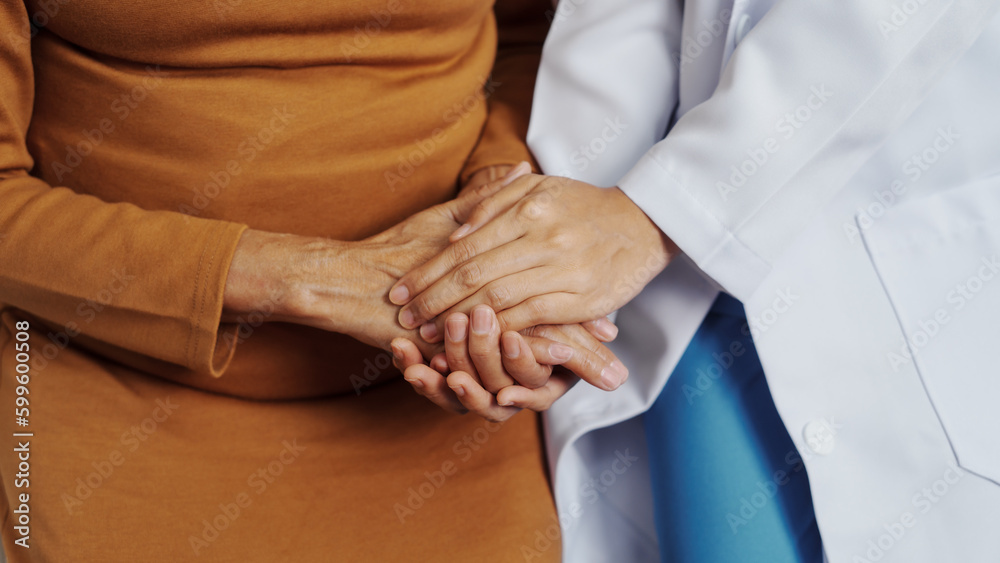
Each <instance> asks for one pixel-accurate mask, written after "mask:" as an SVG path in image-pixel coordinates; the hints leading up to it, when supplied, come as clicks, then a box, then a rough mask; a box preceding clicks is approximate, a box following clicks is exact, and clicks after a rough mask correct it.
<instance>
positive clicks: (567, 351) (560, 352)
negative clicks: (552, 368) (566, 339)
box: [549, 344, 573, 362]
mask: <svg viewBox="0 0 1000 563" xmlns="http://www.w3.org/2000/svg"><path fill="white" fill-rule="evenodd" d="M549 354H552V357H553V358H554V359H555V360H556V361H558V362H567V361H569V359H570V358H572V357H573V349H572V348H570V347H569V346H566V345H565V344H552V345H551V346H549Z"/></svg>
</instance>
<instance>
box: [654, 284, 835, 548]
mask: <svg viewBox="0 0 1000 563" xmlns="http://www.w3.org/2000/svg"><path fill="white" fill-rule="evenodd" d="M644 424H645V427H646V436H647V440H648V441H649V452H650V454H649V455H650V470H651V474H652V485H653V495H654V511H655V515H656V530H657V535H658V536H659V540H660V550H661V553H662V561H663V562H664V563H716V562H720V563H725V562H729V561H734V562H756V561H760V562H766V563H785V562H795V563H820V562H822V560H823V555H822V543H821V541H820V536H819V529H818V528H817V526H816V516H815V514H814V513H813V506H812V496H811V495H810V492H809V478H808V477H807V476H806V470H805V466H804V465H803V464H802V459H801V457H800V456H799V453H798V451H797V450H796V449H795V446H794V444H793V443H792V440H791V438H789V436H788V432H787V431H786V430H785V427H784V425H783V424H782V422H781V418H780V417H779V416H778V412H777V411H776V410H775V407H774V401H773V400H772V399H771V392H770V391H769V390H768V387H767V382H766V381H765V379H764V371H763V369H762V368H761V365H760V362H759V360H758V358H757V351H756V350H755V349H754V346H753V342H752V341H751V339H750V334H749V330H748V328H747V320H746V316H745V313H744V311H743V305H742V304H741V303H740V302H739V301H737V300H735V299H733V298H732V297H730V296H728V295H725V294H722V295H720V296H719V298H718V299H717V300H716V301H715V303H714V304H713V306H712V310H711V311H710V312H709V314H708V316H706V317H705V321H704V322H703V323H702V325H701V327H700V328H699V329H698V332H697V333H696V334H695V336H694V339H693V340H692V342H691V344H690V346H688V348H687V350H686V351H685V352H684V355H683V356H682V357H681V360H680V362H679V363H678V364H677V368H676V369H675V370H674V373H673V374H672V375H671V376H670V379H669V380H668V382H667V385H666V387H665V388H664V390H663V392H662V393H661V395H660V396H659V397H658V398H657V400H656V403H655V404H654V405H653V407H652V409H650V410H649V412H647V413H646V414H645V415H644Z"/></svg>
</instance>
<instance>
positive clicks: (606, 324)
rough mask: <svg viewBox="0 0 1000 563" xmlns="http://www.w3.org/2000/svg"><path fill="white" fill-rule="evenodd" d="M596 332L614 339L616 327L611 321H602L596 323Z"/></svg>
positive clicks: (616, 331)
mask: <svg viewBox="0 0 1000 563" xmlns="http://www.w3.org/2000/svg"><path fill="white" fill-rule="evenodd" d="M597 332H599V333H601V336H603V337H604V338H606V339H608V340H614V339H615V338H617V337H618V327H617V326H615V324H614V323H612V322H611V321H602V322H600V323H598V325H597Z"/></svg>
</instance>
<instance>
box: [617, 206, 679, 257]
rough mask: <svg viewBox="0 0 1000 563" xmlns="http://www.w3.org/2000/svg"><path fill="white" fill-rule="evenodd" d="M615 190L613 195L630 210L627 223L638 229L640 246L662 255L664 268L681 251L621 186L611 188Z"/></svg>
mask: <svg viewBox="0 0 1000 563" xmlns="http://www.w3.org/2000/svg"><path fill="white" fill-rule="evenodd" d="M613 190H614V192H615V197H616V198H617V199H619V200H621V201H622V202H623V203H624V205H625V206H626V207H627V208H628V209H629V210H630V212H629V216H630V221H629V222H628V223H629V225H631V226H632V227H634V228H635V229H637V230H638V231H639V236H638V237H637V238H638V239H639V240H640V241H641V244H640V247H641V248H646V249H649V251H650V252H652V253H653V254H654V255H656V256H659V257H662V259H663V267H662V268H660V270H662V269H663V268H666V266H667V264H669V263H670V261H671V260H673V259H674V257H675V256H677V255H678V254H680V253H681V250H680V248H679V247H678V246H677V245H676V244H675V243H674V241H673V240H672V239H671V238H670V237H669V236H667V233H665V232H663V230H661V229H660V227H659V225H657V224H656V223H655V222H654V221H653V220H652V219H651V218H650V217H649V215H646V212H645V211H643V210H642V208H641V207H639V206H638V205H637V204H636V203H635V202H634V201H632V198H630V197H628V194H626V193H625V192H624V191H622V189H621V188H617V187H616V188H613Z"/></svg>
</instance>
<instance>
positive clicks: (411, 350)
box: [389, 338, 424, 371]
mask: <svg viewBox="0 0 1000 563" xmlns="http://www.w3.org/2000/svg"><path fill="white" fill-rule="evenodd" d="M389 347H390V348H392V363H393V365H395V366H396V369H398V370H399V371H405V370H406V368H408V367H410V366H413V365H418V364H422V363H424V357H423V355H422V354H421V353H420V349H419V348H417V345H416V344H414V343H413V342H412V341H410V340H409V339H406V338H394V339H393V340H392V342H390V343H389Z"/></svg>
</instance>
